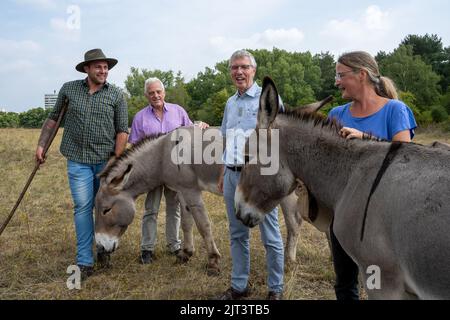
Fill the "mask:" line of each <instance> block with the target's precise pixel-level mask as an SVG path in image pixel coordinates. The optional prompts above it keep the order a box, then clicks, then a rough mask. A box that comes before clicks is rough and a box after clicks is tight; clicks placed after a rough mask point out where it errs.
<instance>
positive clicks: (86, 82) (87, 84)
mask: <svg viewBox="0 0 450 320" xmlns="http://www.w3.org/2000/svg"><path fill="white" fill-rule="evenodd" d="M83 85H84V86H85V87H88V88H89V83H88V78H87V77H86V78H85V79H84V81H83ZM108 87H109V83H108V81H106V82H105V84H104V85H103V87H102V89H103V88H108Z"/></svg>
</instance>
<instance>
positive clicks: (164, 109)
mask: <svg viewBox="0 0 450 320" xmlns="http://www.w3.org/2000/svg"><path fill="white" fill-rule="evenodd" d="M148 107H149V108H150V110H151V111H152V112H155V110H154V109H155V108H153V106H152V105H151V104H149V105H148ZM167 111H168V109H167V105H166V103H165V102H164V106H163V112H167Z"/></svg>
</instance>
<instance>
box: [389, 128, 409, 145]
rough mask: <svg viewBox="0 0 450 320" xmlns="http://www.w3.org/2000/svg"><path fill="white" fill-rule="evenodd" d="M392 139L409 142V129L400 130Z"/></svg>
mask: <svg viewBox="0 0 450 320" xmlns="http://www.w3.org/2000/svg"><path fill="white" fill-rule="evenodd" d="M392 141H402V142H411V133H410V132H409V130H403V131H400V132H398V133H397V134H396V135H395V136H394V137H393V138H392Z"/></svg>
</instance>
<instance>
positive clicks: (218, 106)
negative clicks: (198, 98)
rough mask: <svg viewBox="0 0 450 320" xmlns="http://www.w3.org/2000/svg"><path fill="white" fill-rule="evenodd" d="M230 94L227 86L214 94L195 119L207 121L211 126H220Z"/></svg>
mask: <svg viewBox="0 0 450 320" xmlns="http://www.w3.org/2000/svg"><path fill="white" fill-rule="evenodd" d="M229 96H230V93H229V92H228V91H227V89H225V88H224V89H222V90H220V91H219V92H216V93H215V94H213V95H212V96H211V98H209V99H208V100H207V101H206V102H205V103H204V105H203V107H202V108H201V109H200V110H198V111H197V113H196V118H195V120H201V121H205V122H207V123H209V125H211V126H220V125H221V123H222V118H223V111H224V109H225V104H226V102H227V100H228V98H229Z"/></svg>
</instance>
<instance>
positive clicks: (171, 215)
mask: <svg viewBox="0 0 450 320" xmlns="http://www.w3.org/2000/svg"><path fill="white" fill-rule="evenodd" d="M144 94H145V96H146V97H147V99H148V101H149V103H150V104H149V105H148V106H147V107H145V108H144V109H142V110H141V111H139V112H138V113H137V114H136V115H135V117H134V119H133V123H132V125H131V134H130V137H129V139H128V142H129V143H131V144H136V143H138V142H139V141H140V140H142V139H143V138H145V137H147V136H150V135H157V134H161V133H163V134H164V133H167V132H170V131H172V130H175V129H176V128H178V127H182V126H192V125H193V123H192V121H191V120H190V119H189V116H188V114H187V112H186V110H184V109H183V107H181V106H179V105H177V104H171V103H166V102H165V101H164V98H165V95H166V93H165V89H164V84H163V83H162V82H161V80H159V79H158V78H149V79H147V80H146V81H145V86H144ZM199 126H200V128H202V129H204V128H207V127H209V125H208V124H207V123H204V122H200V123H199ZM163 191H164V196H165V198H166V241H167V246H168V249H169V251H170V252H171V253H173V254H177V253H178V251H179V250H180V245H181V240H180V238H179V230H180V204H179V202H178V200H177V199H176V195H177V193H176V192H175V191H173V190H170V189H169V188H167V187H165V186H161V187H159V188H156V189H155V190H152V191H150V192H149V193H148V194H147V198H146V199H145V211H144V216H143V218H142V242H141V254H140V257H139V261H140V262H141V263H143V264H148V263H151V262H152V261H153V259H154V258H155V255H154V252H155V245H156V240H157V218H158V211H159V205H160V202H161V197H162V193H163Z"/></svg>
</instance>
